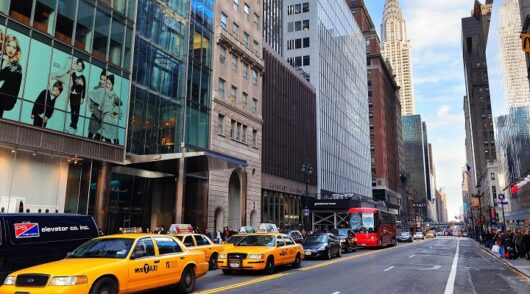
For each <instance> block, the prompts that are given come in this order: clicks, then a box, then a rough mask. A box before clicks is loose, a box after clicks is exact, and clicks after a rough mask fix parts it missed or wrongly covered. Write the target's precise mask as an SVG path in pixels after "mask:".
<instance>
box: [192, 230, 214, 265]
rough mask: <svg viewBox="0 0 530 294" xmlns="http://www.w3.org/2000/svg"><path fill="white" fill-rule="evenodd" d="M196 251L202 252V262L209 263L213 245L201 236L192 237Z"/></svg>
mask: <svg viewBox="0 0 530 294" xmlns="http://www.w3.org/2000/svg"><path fill="white" fill-rule="evenodd" d="M194 237H195V242H196V244H197V247H196V248H197V250H199V251H201V252H204V261H206V262H209V261H210V256H212V253H213V244H212V243H211V241H210V240H208V238H206V237H205V236H203V235H194Z"/></svg>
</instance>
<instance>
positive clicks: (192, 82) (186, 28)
mask: <svg viewBox="0 0 530 294" xmlns="http://www.w3.org/2000/svg"><path fill="white" fill-rule="evenodd" d="M136 36H137V38H136V43H135V56H134V64H133V83H132V89H131V115H130V118H129V132H128V144H127V151H128V153H132V154H162V153H178V152H180V143H181V142H185V143H186V145H191V146H195V147H199V148H207V147H208V130H209V119H208V117H209V110H210V98H209V97H210V83H211V82H210V76H211V72H212V68H211V47H212V37H213V0H191V1H190V0H183V1H176V0H171V1H166V2H161V1H150V0H139V1H138V24H137V29H136ZM184 112H185V113H184ZM183 115H184V117H183ZM183 129H185V133H184V134H185V135H184V137H183V135H182V131H183Z"/></svg>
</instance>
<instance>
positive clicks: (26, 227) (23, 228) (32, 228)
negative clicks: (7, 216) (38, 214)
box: [15, 223, 40, 239]
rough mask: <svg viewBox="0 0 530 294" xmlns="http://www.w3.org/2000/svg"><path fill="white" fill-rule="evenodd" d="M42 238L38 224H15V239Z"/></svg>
mask: <svg viewBox="0 0 530 294" xmlns="http://www.w3.org/2000/svg"><path fill="white" fill-rule="evenodd" d="M38 237H40V232H39V224H38V223H21V224H15V238H17V239H20V238H38Z"/></svg>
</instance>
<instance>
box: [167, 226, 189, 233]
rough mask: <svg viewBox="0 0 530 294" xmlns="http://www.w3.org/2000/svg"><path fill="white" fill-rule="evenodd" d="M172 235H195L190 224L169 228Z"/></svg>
mask: <svg viewBox="0 0 530 294" xmlns="http://www.w3.org/2000/svg"><path fill="white" fill-rule="evenodd" d="M169 233H170V234H182V233H193V226H192V225H190V224H171V226H169Z"/></svg>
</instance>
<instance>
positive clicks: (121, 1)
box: [112, 0, 127, 14]
mask: <svg viewBox="0 0 530 294" xmlns="http://www.w3.org/2000/svg"><path fill="white" fill-rule="evenodd" d="M112 7H113V8H114V9H116V10H117V11H118V12H120V13H122V14H125V11H126V9H127V1H126V0H113V1H112Z"/></svg>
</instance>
